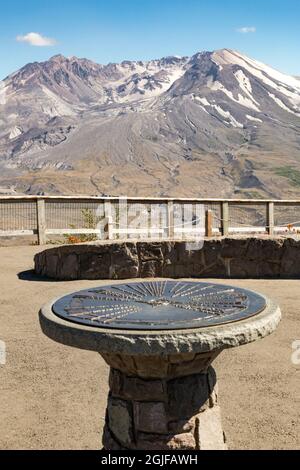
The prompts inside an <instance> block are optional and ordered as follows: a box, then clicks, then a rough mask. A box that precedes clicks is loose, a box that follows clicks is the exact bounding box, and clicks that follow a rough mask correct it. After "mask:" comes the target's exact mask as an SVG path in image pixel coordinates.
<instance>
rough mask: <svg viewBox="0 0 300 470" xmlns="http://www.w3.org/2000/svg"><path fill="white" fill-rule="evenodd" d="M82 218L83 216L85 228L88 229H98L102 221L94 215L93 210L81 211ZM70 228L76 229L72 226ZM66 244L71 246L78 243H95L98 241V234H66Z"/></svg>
mask: <svg viewBox="0 0 300 470" xmlns="http://www.w3.org/2000/svg"><path fill="white" fill-rule="evenodd" d="M81 213H82V216H83V228H86V229H96V228H97V224H98V223H99V221H100V220H101V218H100V217H97V216H95V215H94V214H93V212H92V211H91V209H83V210H82V211H81ZM70 228H76V227H75V226H74V225H72V226H70ZM64 237H65V239H66V242H67V243H70V244H76V243H84V242H93V241H96V240H97V235H96V234H93V233H91V234H78V235H72V234H66V235H64Z"/></svg>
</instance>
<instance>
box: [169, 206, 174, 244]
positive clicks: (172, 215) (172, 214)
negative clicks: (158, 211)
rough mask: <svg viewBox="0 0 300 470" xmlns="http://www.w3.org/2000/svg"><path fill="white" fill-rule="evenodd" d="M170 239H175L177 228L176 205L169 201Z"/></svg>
mask: <svg viewBox="0 0 300 470" xmlns="http://www.w3.org/2000/svg"><path fill="white" fill-rule="evenodd" d="M167 225H168V238H170V239H174V236H175V227H174V203H173V201H168V217H167Z"/></svg>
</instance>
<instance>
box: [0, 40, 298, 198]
mask: <svg viewBox="0 0 300 470" xmlns="http://www.w3.org/2000/svg"><path fill="white" fill-rule="evenodd" d="M299 150H300V80H299V79H298V78H297V77H291V76H288V75H285V74H283V73H280V72H278V71H276V70H274V69H272V68H271V67H269V66H266V65H264V64H262V63H260V62H258V61H256V60H253V59H250V58H248V57H246V56H244V55H242V54H240V53H239V52H236V51H232V50H228V49H223V50H219V51H215V52H200V53H197V54H195V55H194V56H192V57H190V58H189V57H166V58H163V59H160V60H152V61H148V62H144V61H124V62H122V63H120V64H108V65H99V64H95V63H94V62H91V61H89V60H87V59H77V58H76V57H71V58H65V57H63V56H61V55H59V56H54V57H52V58H51V59H50V60H49V61H47V62H43V63H32V64H28V65H26V66H25V67H23V68H22V69H20V70H19V71H17V72H16V73H14V74H12V75H10V76H9V77H7V78H6V79H5V80H3V81H2V82H0V169H1V173H2V178H1V180H2V184H10V185H14V184H17V187H18V188H19V189H20V190H27V191H28V190H29V191H31V192H35V191H37V190H38V191H44V190H45V191H58V192H61V191H66V188H67V190H68V191H70V190H71V189H73V188H71V186H72V185H73V183H74V181H75V180H76V179H77V180H78V181H80V183H78V185H79V186H78V188H80V189H79V192H90V193H91V192H92V193H95V192H97V193H101V192H105V193H114V194H118V193H120V192H123V193H124V192H127V193H128V194H132V191H134V193H135V194H137V193H139V194H145V195H147V194H148V195H149V194H153V187H155V188H156V194H165V195H166V194H170V195H197V196H201V195H207V196H208V195H209V196H213V195H214V196H222V195H223V196H224V195H232V193H233V192H234V191H235V192H240V193H241V194H242V195H246V196H249V195H250V196H251V193H252V194H254V193H255V194H256V195H273V196H274V195H280V194H283V193H285V194H286V193H295V192H297V188H296V185H295V180H293V178H292V177H291V178H288V177H287V176H286V175H289V174H290V173H289V171H290V172H292V171H293V169H295V171H298V170H297V168H298V167H299V166H300V162H299V156H300V153H299ZM120 165H122V166H121V167H120ZM284 167H285V168H286V167H288V168H289V169H290V170H289V171H286V172H284V171H283V170H282V171H280V168H284ZM120 168H121V170H120ZM32 170H34V171H35V173H34V175H33V174H32V173H29V172H32ZM283 174H284V176H283ZM70 176H72V178H71V179H72V184H69V183H68V182H69V181H71V179H70V178H69V177H70ZM37 181H38V183H37ZM279 183H281V184H279ZM283 183H284V184H285V187H284V184H283ZM73 190H74V189H73ZM66 192H67V191H66Z"/></svg>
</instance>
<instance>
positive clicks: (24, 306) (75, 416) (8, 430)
mask: <svg viewBox="0 0 300 470" xmlns="http://www.w3.org/2000/svg"><path fill="white" fill-rule="evenodd" d="M41 249H42V248H41V247H36V246H26V247H25V246H19V247H2V248H0V294H1V295H0V316H1V322H0V340H2V341H5V343H6V350H7V362H6V365H0V378H1V379H0V393H1V400H0V416H1V419H0V449H99V448H100V447H101V438H100V434H101V431H102V427H103V417H104V413H105V405H106V394H107V375H108V367H107V365H106V364H105V363H104V361H103V360H102V359H101V357H100V356H98V355H97V354H95V353H93V352H88V351H79V350H77V349H73V348H69V347H66V346H62V345H59V344H57V343H55V342H52V341H51V340H50V339H48V338H47V337H45V336H44V335H43V334H42V332H41V330H40V327H39V322H38V310H39V307H40V306H41V305H42V304H44V303H45V302H47V301H49V300H50V299H51V298H53V297H56V296H58V295H60V294H63V293H65V292H71V291H73V290H78V289H81V288H85V287H87V286H97V285H100V284H104V282H103V281H74V282H53V281H52V282H51V281H43V280H40V279H37V278H35V276H34V275H33V274H32V273H30V272H29V270H31V269H32V267H33V256H34V254H35V253H37V252H38V251H40V250H41ZM20 273H21V274H20ZM214 282H218V281H214ZM230 283H231V284H233V285H239V286H241V287H246V288H251V289H254V290H258V291H261V292H262V293H264V294H266V295H269V296H272V297H274V298H275V299H276V300H277V301H278V302H279V303H280V306H281V309H282V313H283V320H282V322H281V324H280V326H279V328H278V330H277V331H276V332H275V333H274V334H273V335H272V336H270V337H268V338H265V339H263V340H261V341H257V342H256V343H254V344H250V345H246V346H243V347H240V348H236V349H233V350H228V351H225V352H223V353H222V354H221V355H220V356H219V358H218V359H217V360H216V361H215V363H214V366H215V369H216V371H217V374H218V378H219V396H220V400H221V406H222V412H223V426H224V429H225V432H226V435H227V442H228V445H229V448H230V449H292V448H296V449H300V419H299V418H300V381H299V378H300V365H293V363H292V361H291V354H292V346H291V345H292V342H293V341H294V340H295V339H300V326H299V325H300V323H299V317H300V281H297V280H275V281H274V280H243V281H241V280H239V281H238V280H231V281H230Z"/></svg>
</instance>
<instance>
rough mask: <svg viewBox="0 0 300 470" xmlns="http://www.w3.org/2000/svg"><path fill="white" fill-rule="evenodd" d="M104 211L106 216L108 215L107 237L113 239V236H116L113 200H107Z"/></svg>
mask: <svg viewBox="0 0 300 470" xmlns="http://www.w3.org/2000/svg"><path fill="white" fill-rule="evenodd" d="M104 213H105V217H106V220H107V225H106V233H107V238H108V240H112V239H113V237H114V234H113V218H112V208H111V202H110V201H105V203H104Z"/></svg>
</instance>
